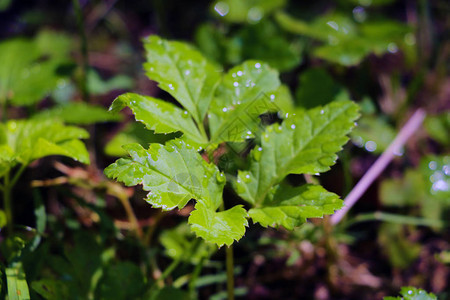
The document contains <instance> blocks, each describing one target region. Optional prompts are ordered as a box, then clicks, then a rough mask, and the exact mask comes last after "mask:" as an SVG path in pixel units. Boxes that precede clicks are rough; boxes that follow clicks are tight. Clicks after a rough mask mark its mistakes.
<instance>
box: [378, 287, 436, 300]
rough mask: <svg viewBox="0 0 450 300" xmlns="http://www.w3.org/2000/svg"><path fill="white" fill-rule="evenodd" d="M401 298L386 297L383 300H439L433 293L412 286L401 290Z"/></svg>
mask: <svg viewBox="0 0 450 300" xmlns="http://www.w3.org/2000/svg"><path fill="white" fill-rule="evenodd" d="M400 294H401V295H402V296H401V297H400V296H399V297H384V298H383V300H437V297H436V295H435V294H433V293H427V292H426V291H425V290H422V289H418V288H415V287H412V286H404V287H402V288H401V290H400Z"/></svg>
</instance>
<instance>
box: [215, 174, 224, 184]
mask: <svg viewBox="0 0 450 300" xmlns="http://www.w3.org/2000/svg"><path fill="white" fill-rule="evenodd" d="M216 178H217V181H218V182H225V180H226V178H225V175H223V173H217V176H216Z"/></svg>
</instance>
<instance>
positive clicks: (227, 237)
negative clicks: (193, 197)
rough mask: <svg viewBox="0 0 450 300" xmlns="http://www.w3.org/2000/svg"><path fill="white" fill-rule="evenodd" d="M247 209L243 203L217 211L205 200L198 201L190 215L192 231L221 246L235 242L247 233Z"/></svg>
mask: <svg viewBox="0 0 450 300" xmlns="http://www.w3.org/2000/svg"><path fill="white" fill-rule="evenodd" d="M247 216H248V214H247V211H246V210H245V209H244V208H243V207H242V205H236V206H234V207H232V208H230V209H228V210H225V211H221V212H216V210H214V209H211V207H210V206H209V205H208V204H206V203H205V202H203V201H199V202H197V204H196V205H195V210H194V211H193V212H192V213H191V215H190V217H189V224H191V228H192V231H194V232H195V233H196V234H197V235H198V236H199V237H202V238H203V239H205V240H206V241H208V242H210V243H216V244H217V245H218V246H219V247H221V246H223V245H224V244H225V245H228V246H229V245H231V244H233V242H234V240H236V241H238V240H240V239H241V238H242V236H243V235H244V234H245V227H246V226H248V221H247Z"/></svg>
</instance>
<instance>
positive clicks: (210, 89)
mask: <svg viewBox="0 0 450 300" xmlns="http://www.w3.org/2000/svg"><path fill="white" fill-rule="evenodd" d="M144 46H145V49H146V51H147V63H145V64H144V67H145V70H146V71H147V75H148V77H149V78H150V79H151V80H154V81H156V82H158V85H159V87H160V88H161V89H163V90H165V91H166V92H168V93H169V94H171V95H172V96H173V97H174V98H175V99H176V100H177V101H178V102H179V103H180V104H181V105H183V106H184V107H185V108H186V109H187V111H188V112H189V113H190V114H191V115H192V116H193V118H194V120H195V121H196V122H197V124H199V123H201V122H202V121H203V119H204V117H205V114H206V111H207V110H208V107H209V104H210V103H211V100H212V97H213V95H214V91H215V89H216V87H217V84H218V83H219V81H220V71H221V69H220V68H219V67H217V66H215V65H213V64H212V63H211V62H209V61H208V60H207V59H206V58H205V57H203V55H202V54H201V53H200V52H199V51H197V50H195V49H194V48H193V47H191V46H189V45H187V44H186V43H182V42H177V41H167V40H164V39H162V38H160V37H158V36H156V35H152V36H150V37H149V38H147V39H146V40H145V41H144Z"/></svg>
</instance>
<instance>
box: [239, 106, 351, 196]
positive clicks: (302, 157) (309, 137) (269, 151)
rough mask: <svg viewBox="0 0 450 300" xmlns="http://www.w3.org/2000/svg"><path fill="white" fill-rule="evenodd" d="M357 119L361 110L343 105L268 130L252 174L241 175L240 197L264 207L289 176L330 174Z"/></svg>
mask: <svg viewBox="0 0 450 300" xmlns="http://www.w3.org/2000/svg"><path fill="white" fill-rule="evenodd" d="M357 117H358V106H357V105H355V104H354V103H352V102H350V101H342V102H333V103H331V104H329V105H328V106H325V107H318V108H315V109H312V110H308V111H304V110H300V111H297V112H295V113H293V114H292V116H290V117H288V118H287V119H286V120H285V121H284V122H283V123H282V124H281V125H279V124H274V125H271V126H269V127H267V128H266V131H265V133H264V135H263V137H262V139H261V147H257V148H255V149H253V150H252V153H251V156H252V160H251V165H250V170H249V171H241V172H239V175H238V181H237V191H238V194H239V195H240V196H241V197H242V198H243V199H245V200H246V201H247V202H249V203H251V204H253V205H261V203H262V202H263V201H264V200H265V198H266V196H268V195H269V194H270V193H272V192H274V190H273V188H274V187H276V185H277V184H279V183H280V182H281V181H282V180H283V179H284V178H285V177H286V176H287V175H288V174H315V173H321V172H325V171H328V170H329V169H330V166H332V165H333V164H334V163H335V161H336V159H337V155H336V152H338V151H340V150H341V149H342V146H343V145H344V144H345V143H346V142H347V140H348V138H347V137H346V134H347V133H349V132H350V130H351V129H352V128H353V126H354V120H355V119H356V118H357Z"/></svg>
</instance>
